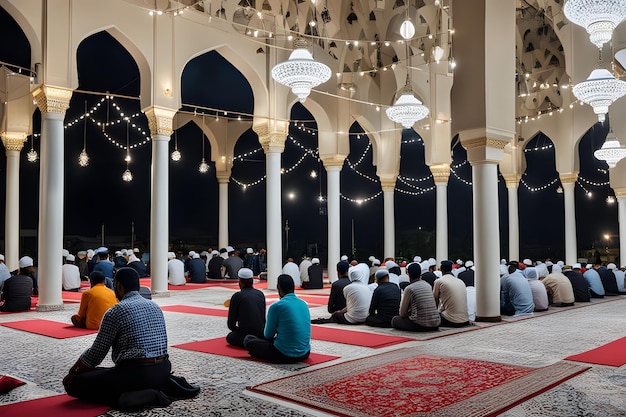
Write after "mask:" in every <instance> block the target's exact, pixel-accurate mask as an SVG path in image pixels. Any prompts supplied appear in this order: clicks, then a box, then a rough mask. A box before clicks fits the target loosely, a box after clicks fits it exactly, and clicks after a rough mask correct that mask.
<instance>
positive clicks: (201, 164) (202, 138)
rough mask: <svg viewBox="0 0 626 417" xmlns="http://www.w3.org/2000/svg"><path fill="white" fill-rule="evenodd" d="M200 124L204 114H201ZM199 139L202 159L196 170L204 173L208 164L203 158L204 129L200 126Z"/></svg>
mask: <svg viewBox="0 0 626 417" xmlns="http://www.w3.org/2000/svg"><path fill="white" fill-rule="evenodd" d="M202 126H204V114H202ZM200 139H201V140H202V161H200V167H198V171H200V173H201V174H206V173H207V172H209V164H207V163H206V160H205V159H204V130H203V129H202V128H200Z"/></svg>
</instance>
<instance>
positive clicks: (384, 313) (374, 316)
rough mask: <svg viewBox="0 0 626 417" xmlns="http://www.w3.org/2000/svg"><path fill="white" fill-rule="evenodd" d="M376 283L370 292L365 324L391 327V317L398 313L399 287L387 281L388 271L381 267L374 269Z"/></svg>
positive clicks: (400, 295)
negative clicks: (370, 298) (372, 291)
mask: <svg viewBox="0 0 626 417" xmlns="http://www.w3.org/2000/svg"><path fill="white" fill-rule="evenodd" d="M375 278H376V283H377V284H378V287H376V289H375V290H374V293H373V294H372V301H371V303H370V309H369V313H370V314H369V316H367V318H366V319H365V324H367V325H368V326H373V327H391V319H393V318H394V317H395V316H397V315H398V311H399V310H400V298H401V297H402V294H401V292H400V287H398V286H397V285H396V284H394V283H393V282H389V271H387V270H385V269H381V270H379V271H376V274H375Z"/></svg>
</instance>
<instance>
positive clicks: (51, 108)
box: [32, 85, 72, 114]
mask: <svg viewBox="0 0 626 417" xmlns="http://www.w3.org/2000/svg"><path fill="white" fill-rule="evenodd" d="M32 94H33V98H34V99H35V101H36V102H37V107H39V110H40V111H41V112H42V113H61V114H65V111H66V110H67V109H68V108H69V107H70V99H71V98H72V90H68V89H66V88H59V87H51V86H49V85H42V86H40V87H38V88H37V89H36V90H35V91H33V93H32Z"/></svg>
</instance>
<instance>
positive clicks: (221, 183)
mask: <svg viewBox="0 0 626 417" xmlns="http://www.w3.org/2000/svg"><path fill="white" fill-rule="evenodd" d="M228 181H229V179H228V177H226V178H224V177H218V178H217V182H218V187H219V212H218V217H219V220H218V222H219V223H218V225H217V227H218V232H217V233H218V236H217V246H218V248H225V247H226V246H228Z"/></svg>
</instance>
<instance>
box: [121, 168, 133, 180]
mask: <svg viewBox="0 0 626 417" xmlns="http://www.w3.org/2000/svg"><path fill="white" fill-rule="evenodd" d="M122 180H124V181H126V182H131V181H132V180H133V173H132V172H130V169H128V168H126V171H124V173H122Z"/></svg>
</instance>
